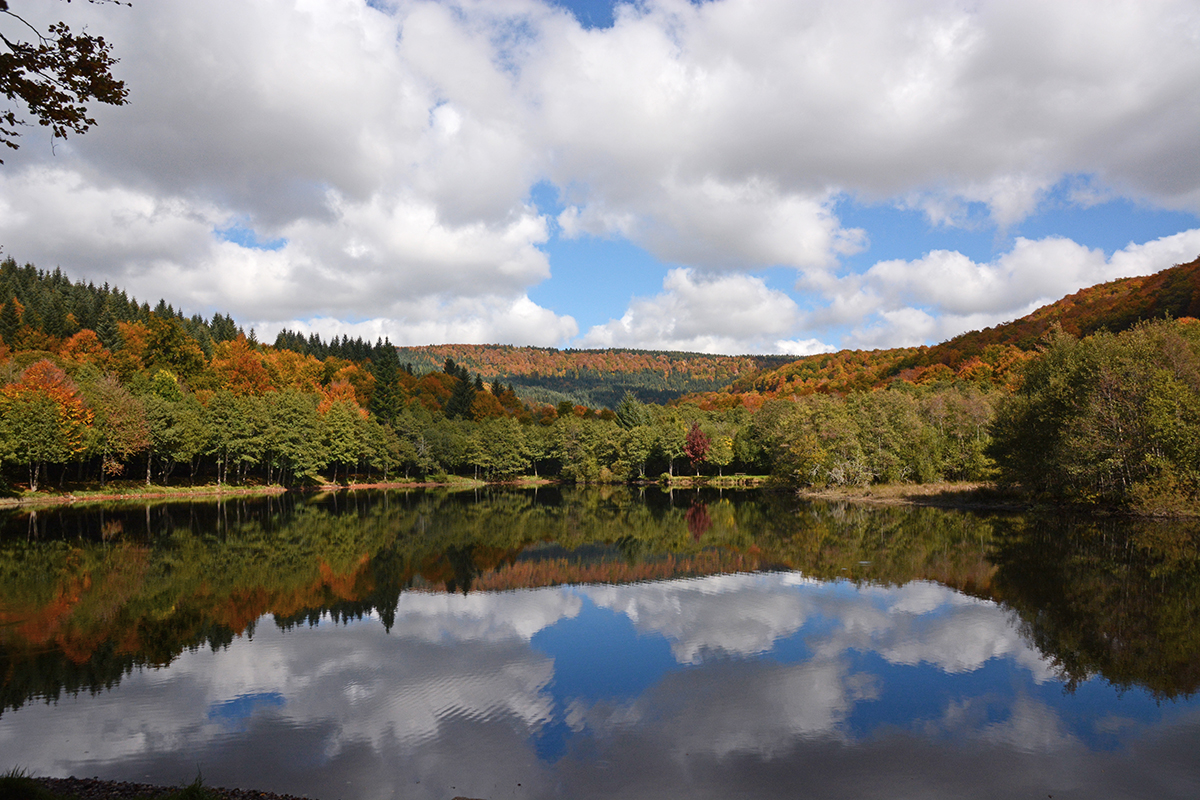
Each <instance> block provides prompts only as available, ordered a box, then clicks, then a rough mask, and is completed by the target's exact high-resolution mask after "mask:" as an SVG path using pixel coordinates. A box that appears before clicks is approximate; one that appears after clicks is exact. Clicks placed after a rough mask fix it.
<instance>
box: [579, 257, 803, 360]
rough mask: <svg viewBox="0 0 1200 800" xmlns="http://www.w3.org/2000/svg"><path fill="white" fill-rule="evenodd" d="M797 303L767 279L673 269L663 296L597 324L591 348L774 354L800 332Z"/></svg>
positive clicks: (589, 336)
mask: <svg viewBox="0 0 1200 800" xmlns="http://www.w3.org/2000/svg"><path fill="white" fill-rule="evenodd" d="M797 317H798V309H797V306H796V302H795V301H794V300H792V299H791V298H790V297H788V296H787V295H786V294H784V293H783V292H780V291H778V290H775V289H771V288H770V287H768V286H767V285H766V283H764V282H763V280H762V279H761V278H756V277H754V276H751V275H743V274H726V275H715V276H713V275H704V274H700V273H697V272H695V271H693V270H690V269H683V268H679V269H673V270H671V271H670V272H669V273H668V274H667V277H666V278H665V279H664V280H663V291H662V293H660V294H658V295H655V296H654V297H651V298H636V299H634V301H633V302H632V303H630V305H629V309H628V310H627V311H626V312H625V314H624V316H622V317H621V318H620V319H614V320H611V321H609V322H608V323H606V324H604V325H596V326H594V327H593V328H592V329H591V330H589V331H588V332H587V333H586V334H585V335H584V336H583V337H582V338H581V340H580V343H581V344H582V345H583V346H585V347H633V346H638V347H646V348H652V349H670V350H691V351H695V352H701V353H730V354H738V353H751V352H762V351H763V350H765V349H769V348H770V345H771V343H773V341H774V340H775V339H776V337H778V336H780V335H786V334H788V333H789V332H791V330H792V329H793V328H794V327H795V323H796V320H797Z"/></svg>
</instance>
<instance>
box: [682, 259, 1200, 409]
mask: <svg viewBox="0 0 1200 800" xmlns="http://www.w3.org/2000/svg"><path fill="white" fill-rule="evenodd" d="M1196 316H1200V258H1198V259H1196V260H1195V261H1192V262H1190V263H1187V264H1180V265H1178V266H1175V267H1171V268H1170V269H1166V270H1163V271H1162V272H1158V273H1155V274H1154V275H1149V276H1144V277H1137V278H1122V279H1120V280H1115V281H1110V282H1108V283H1101V284H1097V285H1096V286H1091V287H1088V288H1087V289H1083V290H1081V291H1079V292H1076V293H1075V294H1073V295H1069V296H1067V297H1064V298H1063V299H1062V300H1059V301H1058V302H1055V303H1051V304H1050V305H1048V306H1043V307H1042V308H1039V309H1037V310H1036V311H1034V312H1033V313H1032V314H1029V315H1027V316H1024V317H1022V318H1020V319H1018V320H1014V321H1012V322H1006V323H1004V324H1003V325H997V326H995V327H992V328H985V329H984V330H981V331H970V332H968V333H964V334H962V335H960V336H956V337H954V338H953V339H950V340H949V341H946V342H942V343H941V344H938V345H934V346H933V347H913V348H895V349H891V350H869V351H868V350H843V351H841V352H839V353H832V354H822V355H814V356H806V357H804V358H800V359H796V360H794V361H792V362H790V363H788V364H786V365H784V366H782V367H779V368H778V369H774V370H768V371H764V372H761V373H758V374H747V375H745V376H743V377H741V378H739V379H738V380H736V381H734V382H733V383H732V384H731V385H730V386H729V387H727V388H725V389H723V390H722V391H721V392H717V393H708V394H698V395H695V396H692V397H690V398H688V400H689V401H690V402H693V403H696V404H698V405H701V406H702V407H708V408H713V407H728V406H730V405H733V404H737V403H741V404H743V405H745V406H746V407H748V408H757V407H758V406H759V405H761V403H762V401H763V399H765V398H770V397H789V396H792V395H797V396H799V395H806V394H812V393H814V392H834V393H840V394H844V393H847V392H854V391H862V390H866V389H871V388H878V387H880V386H884V385H886V384H888V383H890V382H892V381H896V380H902V381H907V382H909V383H915V384H931V383H937V382H939V381H945V380H950V379H956V380H960V381H966V382H971V383H980V382H987V383H990V384H1002V385H1007V386H1010V387H1011V386H1012V385H1014V384H1015V382H1016V380H1017V377H1018V375H1019V372H1020V370H1021V368H1022V365H1023V364H1024V362H1025V361H1027V360H1028V359H1029V358H1030V356H1031V355H1032V353H1033V352H1034V351H1035V350H1036V349H1037V348H1038V346H1039V344H1040V342H1041V341H1042V340H1043V338H1044V337H1045V336H1046V335H1047V334H1048V333H1049V332H1050V330H1051V328H1053V327H1054V326H1056V325H1057V326H1060V327H1061V329H1062V330H1063V331H1064V332H1066V333H1069V334H1072V335H1074V336H1087V335H1089V334H1092V333H1096V332H1098V331H1101V330H1107V331H1109V332H1111V333H1118V332H1120V331H1124V330H1128V329H1129V328H1131V327H1133V326H1134V325H1136V324H1137V323H1138V322H1140V321H1143V320H1152V319H1164V318H1174V319H1180V318H1184V317H1196Z"/></svg>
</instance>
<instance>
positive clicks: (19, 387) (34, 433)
mask: <svg viewBox="0 0 1200 800" xmlns="http://www.w3.org/2000/svg"><path fill="white" fill-rule="evenodd" d="M91 424H92V412H91V411H90V410H89V409H88V408H87V407H86V406H85V405H84V403H83V399H82V398H81V397H80V396H79V389H78V387H76V386H75V383H74V382H73V381H72V380H71V379H70V378H68V377H67V374H66V373H65V372H63V371H62V370H61V369H60V368H59V367H57V366H55V365H54V363H53V362H51V361H49V360H47V359H42V360H41V361H38V362H36V363H34V364H31V365H30V366H29V368H28V369H26V370H25V372H24V373H22V375H21V378H20V380H18V381H17V382H16V383H10V384H9V385H7V386H5V387H4V388H3V390H0V437H2V438H0V442H2V444H3V448H4V453H3V454H4V457H5V458H6V459H8V460H12V461H18V462H23V463H25V464H27V465H28V467H29V488H30V490H32V491H37V485H38V479H39V477H40V476H41V474H42V472H43V470H44V468H45V465H46V464H47V463H52V464H61V463H63V462H65V461H68V460H70V459H72V458H74V457H75V456H77V455H78V454H80V453H82V452H83V451H84V449H85V447H86V436H87V432H88V429H89V427H90V426H91Z"/></svg>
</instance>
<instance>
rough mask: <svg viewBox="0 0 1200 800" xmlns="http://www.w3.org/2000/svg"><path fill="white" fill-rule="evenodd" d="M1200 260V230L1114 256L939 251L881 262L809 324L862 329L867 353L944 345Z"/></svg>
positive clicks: (1024, 248) (1023, 245) (1032, 247)
mask: <svg viewBox="0 0 1200 800" xmlns="http://www.w3.org/2000/svg"><path fill="white" fill-rule="evenodd" d="M1197 253H1200V229H1193V230H1188V231H1183V232H1181V233H1177V234H1174V235H1171V236H1165V237H1162V238H1160V239H1155V240H1153V241H1150V242H1145V243H1141V244H1132V243H1131V244H1129V245H1128V246H1126V247H1125V248H1123V249H1121V250H1118V251H1117V252H1115V253H1113V254H1112V255H1111V256H1105V254H1104V252H1103V251H1101V250H1098V249H1093V248H1089V247H1085V246H1083V245H1080V244H1078V243H1076V242H1074V241H1072V240H1070V239H1064V238H1061V237H1048V238H1045V239H1037V240H1031V239H1024V238H1018V239H1017V240H1016V242H1015V243H1014V245H1013V247H1012V249H1010V250H1009V251H1008V252H1006V253H1003V254H1001V255H1000V256H998V257H997V258H996V259H994V260H993V261H990V262H987V263H982V264H981V263H977V262H975V261H972V260H971V259H970V258H968V257H966V256H964V255H963V254H962V253H959V252H954V251H947V250H935V251H933V252H930V253H928V254H927V255H925V256H923V257H922V258H919V259H915V260H912V261H905V260H900V259H897V260H892V261H881V262H879V263H877V264H875V265H874V266H873V267H871V268H870V269H869V270H867V271H866V272H865V273H863V274H861V275H851V276H847V277H845V278H842V279H840V280H838V281H836V282H834V283H832V284H831V287H830V288H829V289H828V292H829V295H830V298H831V299H830V303H829V305H828V306H827V307H826V308H824V309H821V310H820V311H817V312H814V314H813V315H812V316H811V317H810V318H809V319H808V320H807V321H806V323H807V324H808V325H818V324H822V323H826V324H828V323H850V324H853V323H859V324H857V325H855V327H854V328H853V330H852V331H851V333H850V336H849V340H850V341H851V342H852V343H853V344H854V345H856V346H859V347H896V346H901V345H913V344H922V343H925V342H930V341H942V340H945V339H948V338H950V337H952V336H955V335H957V334H959V333H962V332H963V331H967V330H974V329H979V328H983V327H987V326H990V325H995V324H997V323H1000V322H1005V321H1008V320H1012V319H1016V318H1018V317H1021V316H1024V315H1025V314H1028V313H1029V312H1031V311H1033V310H1034V309H1035V308H1038V307H1039V306H1042V305H1045V304H1046V303H1050V302H1053V301H1055V300H1058V299H1059V298H1061V297H1063V296H1065V295H1068V294H1071V293H1073V292H1076V291H1078V290H1080V289H1082V288H1084V287H1087V286H1091V285H1093V284H1097V283H1103V282H1105V281H1111V280H1115V279H1117V278H1125V277H1132V276H1137V275H1149V274H1151V273H1154V272H1157V271H1159V270H1162V269H1166V268H1168V267H1171V266H1174V265H1175V264H1180V263H1184V262H1187V261H1191V260H1192V259H1193V258H1195V257H1196V254H1197Z"/></svg>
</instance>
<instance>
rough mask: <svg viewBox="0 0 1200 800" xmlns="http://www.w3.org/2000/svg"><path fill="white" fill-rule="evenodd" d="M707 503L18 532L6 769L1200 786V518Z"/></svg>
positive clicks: (758, 789)
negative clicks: (1198, 693) (1175, 522)
mask: <svg viewBox="0 0 1200 800" xmlns="http://www.w3.org/2000/svg"><path fill="white" fill-rule="evenodd" d="M692 499H693V498H687V499H685V500H684V502H678V498H676V500H677V503H676V505H671V504H670V501H669V498H658V497H651V498H648V499H647V500H643V499H642V498H640V497H638V496H637V495H636V494H632V493H621V492H609V493H606V494H600V493H596V494H593V493H579V494H570V493H568V494H565V495H555V496H554V497H553V502H550V503H543V502H541V500H540V499H533V498H531V497H529V496H528V495H501V496H497V497H495V498H493V499H491V500H487V501H485V502H480V503H474V502H473V501H472V502H464V501H462V500H460V499H455V498H449V497H446V496H435V495H411V496H399V495H392V496H371V497H360V498H358V501H357V507H355V506H354V505H353V504H351V505H350V507H349V509H347V508H346V499H345V498H337V499H336V502H338V503H339V504H340V505H339V507H338V509H336V511H335V510H334V509H331V508H330V505H331V504H332V503H333V502H334V499H322V500H319V501H317V502H313V503H306V502H302V503H295V502H294V501H289V502H292V503H293V505H292V506H291V507H283V506H279V505H276V507H275V510H274V511H271V510H270V506H269V505H266V506H264V507H262V508H256V507H254V506H253V505H252V504H248V505H246V506H245V507H243V508H242V509H240V510H239V509H226V510H225V512H226V513H224V514H221V513H213V512H211V510H208V509H203V510H198V511H202V512H203V513H202V514H201V516H202V515H203V514H209V516H210V518H212V519H216V518H221V519H223V520H224V522H223V523H222V524H223V526H224V527H222V528H220V529H219V530H211V529H205V528H204V527H202V526H200V525H195V526H193V525H185V524H182V523H181V522H180V520H182V519H185V518H186V519H189V520H190V519H193V518H195V515H193V514H192V513H191V512H188V513H186V514H185V513H184V510H183V509H179V508H169V509H165V510H160V509H154V510H152V512H151V514H150V517H151V519H152V520H159V521H160V522H159V523H152V524H151V525H150V527H149V529H148V533H147V532H146V529H142V530H141V531H139V532H138V534H137V535H136V536H135V535H134V534H133V533H132V532H131V531H130V529H129V528H125V532H124V533H123V534H121V535H119V536H113V535H112V534H111V533H110V534H109V538H108V540H105V539H104V538H103V536H96V535H93V534H91V533H89V531H90V530H91V528H89V527H88V526H87V525H84V524H82V523H79V522H71V523H70V524H73V525H76V527H77V529H78V530H81V531H83V536H79V535H78V534H76V535H74V536H70V537H66V538H64V537H61V536H58V537H55V535H54V534H53V531H52V530H50V528H49V527H47V528H46V529H45V530H44V531H43V532H42V536H44V537H45V538H42V539H38V538H37V537H36V536H33V537H29V536H27V535H26V534H25V532H24V531H21V533H20V534H19V535H17V536H11V535H10V536H8V537H7V538H6V539H5V540H4V546H5V548H6V551H5V559H6V560H5V564H6V568H5V572H4V575H3V584H2V586H3V589H4V594H3V595H2V596H3V598H4V599H3V600H2V601H0V609H2V613H4V614H5V615H6V616H5V618H4V619H5V621H6V624H5V626H4V627H3V628H0V637H2V641H3V643H4V645H3V646H4V648H5V649H4V652H3V657H4V658H5V659H6V660H5V662H4V664H5V675H6V676H7V680H8V682H6V684H5V692H6V701H7V702H8V703H9V706H8V707H9V709H14V708H15V709H16V710H15V711H14V710H9V711H8V712H6V713H5V714H4V716H3V717H0V752H4V753H5V754H6V755H7V756H8V758H9V759H10V760H11V761H12V762H13V763H16V764H20V765H22V766H24V767H26V768H28V769H31V770H34V771H36V772H40V773H55V774H72V773H73V774H88V775H90V774H101V775H108V776H113V777H125V778H138V779H145V778H149V779H151V780H156V781H165V782H178V781H179V780H180V779H182V778H185V777H190V776H192V775H194V773H195V766H196V764H198V763H199V764H201V765H202V766H203V771H204V774H205V776H206V779H207V780H209V781H211V782H213V783H221V784H226V785H243V786H257V787H259V788H269V789H273V790H276V791H287V792H294V793H306V794H309V795H311V796H316V797H326V798H331V797H347V798H349V797H363V798H367V797H393V796H397V797H430V798H449V797H452V796H454V795H456V794H463V795H467V796H472V797H481V798H482V797H489V798H495V797H613V796H621V797H662V796H672V797H673V796H699V797H731V796H747V797H778V796H792V795H794V794H796V792H797V791H798V787H803V788H804V791H805V793H806V794H811V795H814V796H835V797H841V796H845V797H863V796H896V795H897V787H901V788H902V789H903V792H902V793H905V794H910V795H918V794H919V795H922V796H934V797H938V796H944V797H951V796H953V797H1012V796H1022V795H1029V796H1035V795H1036V796H1044V795H1046V794H1053V795H1054V796H1055V797H1071V796H1079V797H1085V796H1087V797H1095V796H1110V797H1147V796H1155V797H1187V796H1194V795H1195V793H1196V790H1197V789H1198V788H1200V786H1198V785H1197V783H1198V781H1200V775H1198V773H1197V770H1196V767H1195V766H1194V753H1195V748H1196V746H1197V745H1198V744H1200V738H1198V734H1200V713H1198V709H1197V707H1196V704H1195V703H1194V702H1193V701H1192V700H1191V699H1190V698H1188V697H1185V695H1188V694H1190V693H1191V692H1192V691H1194V683H1189V681H1190V680H1192V679H1193V678H1194V675H1195V665H1196V662H1197V659H1198V651H1197V649H1196V642H1195V639H1194V638H1193V637H1194V634H1193V633H1192V632H1191V631H1190V625H1189V624H1187V622H1189V621H1190V617H1189V613H1188V610H1189V609H1194V608H1195V601H1196V599H1197V598H1196V586H1197V584H1196V580H1195V578H1196V565H1197V557H1196V548H1195V542H1196V538H1195V535H1194V531H1192V530H1190V529H1188V528H1186V527H1185V528H1174V529H1166V528H1161V527H1154V526H1134V527H1128V526H1125V527H1124V528H1123V527H1122V526H1120V525H1118V524H1116V523H1111V522H1110V523H1106V524H1103V525H1100V524H1097V523H1091V524H1089V525H1087V526H1081V525H1075V526H1074V527H1072V526H1071V525H1070V524H1069V523H1068V524H1067V525H1066V527H1064V526H1063V524H1059V523H1055V524H1053V525H1052V524H1051V523H1048V522H1045V521H1041V522H1039V521H1031V520H1024V519H1021V518H1009V517H979V516H973V515H967V514H955V513H946V512H935V511H930V510H917V511H911V510H897V509H884V510H878V511H869V510H863V509H854V508H847V507H836V506H805V507H801V508H799V509H797V508H795V507H793V506H791V505H789V504H788V503H787V502H784V501H783V500H781V499H779V498H767V499H765V500H764V499H756V498H751V497H741V498H735V499H728V498H726V499H716V498H706V497H703V496H701V497H699V498H696V499H697V501H698V502H696V503H693V502H692ZM493 500H494V502H495V504H496V505H495V506H494V507H489V504H490V503H491V502H493ZM273 502H274V501H273ZM700 503H704V505H705V518H706V519H707V520H708V526H707V528H706V529H705V530H703V531H702V532H701V533H700V536H699V540H697V537H696V530H697V526H696V520H697V518H698V517H699V514H697V513H696V512H695V511H694V509H696V508H697V507H698V505H699V504H700ZM347 511H348V513H347ZM230 512H232V513H230ZM106 513H107V514H108V517H107V520H106V523H105V524H108V525H109V526H110V528H111V527H112V522H113V519H114V518H115V517H114V516H113V515H112V513H111V512H106ZM135 513H137V514H138V518H137V519H138V522H142V521H143V518H144V516H145V515H144V509H138V510H136V512H135ZM230 520H232V522H231V521H230ZM239 520H240V521H239ZM37 524H38V526H39V530H41V528H40V526H42V525H44V524H45V523H44V522H43V521H42V520H39V521H38V523H37ZM88 524H89V525H90V524H91V523H88ZM155 524H159V525H160V527H157V528H156V527H155ZM460 524H461V525H464V526H466V530H463V529H462V528H460V527H459V525H460ZM451 550H453V554H452V555H448V553H449V552H450V551H451ZM230 551H232V552H230ZM763 567H769V568H770V569H768V570H766V571H764V570H763ZM582 575H590V576H597V577H596V578H594V579H593V581H592V582H586V583H581V582H578V581H577V580H574V579H577V578H578V577H579V576H582ZM604 576H608V577H611V578H615V579H616V580H609V581H605V580H604ZM647 578H653V579H654V580H647ZM621 580H624V581H625V582H623V583H622V582H619V581H621ZM522 583H524V585H526V586H531V587H536V588H524V589H515V588H513V587H514V586H517V585H521V584H522ZM485 586H486V587H488V588H489V590H487V591H483V590H482V589H481V587H485ZM500 588H502V589H503V591H498V590H496V589H500ZM464 589H467V590H468V591H466V592H465V593H464ZM39 626H44V627H39ZM39 631H40V633H38V635H37V636H33V637H32V638H31V632H35V633H36V632H39ZM195 645H203V646H202V647H199V648H197V647H195ZM1102 645H1103V646H1102ZM168 663H169V667H165V666H163V665H166V664H168ZM135 665H157V666H158V667H159V668H148V669H136V668H133V669H131V668H132V667H134V666H135ZM46 667H48V669H46V671H45V672H42V671H41V670H42V669H43V668H46ZM72 669H74V670H76V672H74V673H71V672H70V670H72ZM66 678H69V679H70V680H73V681H74V683H73V684H72V683H70V682H69V681H68V680H66ZM1109 680H1111V681H1112V682H1113V683H1115V684H1117V686H1116V687H1114V686H1113V685H1110V683H1109ZM1064 681H1065V682H1064ZM105 685H108V686H112V687H113V688H112V689H111V690H109V691H101V692H99V693H97V694H94V695H93V694H90V693H88V692H84V693H81V694H79V695H78V696H75V695H69V694H62V691H63V690H64V689H65V690H66V691H67V692H68V693H69V692H71V691H73V690H75V689H77V688H83V689H95V688H98V687H103V686H105ZM55 687H57V688H55ZM1064 688H1066V689H1068V691H1064ZM51 696H59V698H60V699H59V700H58V702H57V703H56V704H49V705H48V704H43V703H37V702H32V703H31V702H29V700H30V699H33V698H43V697H51Z"/></svg>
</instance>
